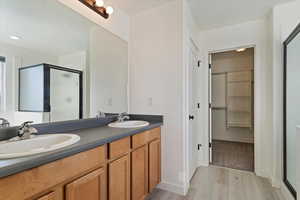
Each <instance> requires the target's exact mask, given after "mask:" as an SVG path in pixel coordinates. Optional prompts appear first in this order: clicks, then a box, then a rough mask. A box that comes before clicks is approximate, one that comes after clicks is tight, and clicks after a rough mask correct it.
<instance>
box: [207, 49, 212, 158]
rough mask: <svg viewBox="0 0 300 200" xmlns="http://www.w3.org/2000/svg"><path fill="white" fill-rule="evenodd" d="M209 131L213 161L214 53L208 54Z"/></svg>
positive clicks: (210, 153) (210, 151) (210, 152)
mask: <svg viewBox="0 0 300 200" xmlns="http://www.w3.org/2000/svg"><path fill="white" fill-rule="evenodd" d="M208 61H209V65H208V132H209V143H208V148H209V163H212V55H211V54H209V56H208Z"/></svg>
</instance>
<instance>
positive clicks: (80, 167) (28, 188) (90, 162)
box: [0, 146, 105, 200]
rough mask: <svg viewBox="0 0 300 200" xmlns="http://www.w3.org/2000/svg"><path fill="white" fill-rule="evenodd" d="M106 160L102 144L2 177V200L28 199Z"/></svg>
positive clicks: (0, 189)
mask: <svg viewBox="0 0 300 200" xmlns="http://www.w3.org/2000/svg"><path fill="white" fill-rule="evenodd" d="M104 162H105V146H101V147H97V148H95V149H91V150H89V151H86V152H82V153H79V154H76V155H74V156H70V157H67V158H64V159H61V160H57V161H54V162H52V163H49V164H46V165H42V166H40V167H37V168H33V169H31V170H27V171H24V172H22V173H19V174H15V175H12V176H8V177H6V178H2V179H0V194H1V195H0V200H16V199H28V198H30V197H32V196H34V195H37V194H38V193H41V192H43V191H45V190H47V189H49V188H52V187H54V186H55V185H57V184H59V183H62V182H64V181H66V180H68V179H71V178H73V177H76V176H79V175H81V174H82V173H85V172H86V171H88V170H91V169H93V168H96V167H97V166H101V165H103V163H104ZM62 169H63V170H62ZM33 180H36V181H33ZM50 197H51V196H50ZM50 197H49V198H50Z"/></svg>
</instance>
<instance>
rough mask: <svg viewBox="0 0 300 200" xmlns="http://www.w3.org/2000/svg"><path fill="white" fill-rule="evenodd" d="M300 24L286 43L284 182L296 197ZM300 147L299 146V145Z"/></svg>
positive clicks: (299, 118)
mask: <svg viewBox="0 0 300 200" xmlns="http://www.w3.org/2000/svg"><path fill="white" fill-rule="evenodd" d="M299 53H300V24H299V25H298V26H297V28H296V29H295V30H294V31H293V32H292V34H291V35H290V36H289V37H288V39H287V40H286V41H285V42H284V144H283V145H284V149H283V150H284V182H285V184H286V185H287V187H288V188H289V190H290V191H291V193H292V194H293V195H294V196H295V197H296V196H297V194H296V190H295V188H296V181H297V180H296V170H297V169H296V159H297V157H296V156H297V155H298V154H297V152H296V145H297V144H296V127H297V126H299V125H300V115H299V114H300V107H299V102H300V78H299V77H300V57H299ZM298 145H299V144H298Z"/></svg>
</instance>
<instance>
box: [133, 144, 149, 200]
mask: <svg viewBox="0 0 300 200" xmlns="http://www.w3.org/2000/svg"><path fill="white" fill-rule="evenodd" d="M147 194H148V145H144V146H143V147H141V148H139V149H136V150H134V151H133V152H132V153H131V199H132V200H143V199H144V198H145V197H146V196H147Z"/></svg>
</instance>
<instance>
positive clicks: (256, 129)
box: [204, 44, 270, 177]
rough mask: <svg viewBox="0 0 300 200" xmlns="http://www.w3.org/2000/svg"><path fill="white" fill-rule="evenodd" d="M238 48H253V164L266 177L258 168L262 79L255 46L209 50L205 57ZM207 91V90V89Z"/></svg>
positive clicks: (258, 173)
mask: <svg viewBox="0 0 300 200" xmlns="http://www.w3.org/2000/svg"><path fill="white" fill-rule="evenodd" d="M238 48H254V83H255V84H254V144H255V145H254V163H255V167H254V168H255V169H254V172H255V173H256V174H257V175H258V176H263V177H268V176H267V173H266V172H264V171H262V169H261V167H260V165H261V160H260V149H261V144H260V143H261V139H260V132H261V130H260V129H261V125H260V121H261V120H260V115H259V114H258V113H259V112H258V111H259V110H260V107H261V104H262V102H261V101H260V100H259V98H260V94H259V86H261V85H262V79H261V78H260V76H261V72H260V68H259V63H258V60H257V58H258V51H257V45H255V44H248V45H241V46H238V47H228V48H225V49H221V50H220V49H219V50H210V51H208V55H207V56H208V58H209V54H212V53H220V52H226V51H232V50H235V49H238ZM207 63H208V62H207ZM207 68H208V66H207ZM208 90H209V88H208ZM207 101H209V99H207ZM207 106H208V105H207ZM208 109H209V108H208ZM207 117H208V116H207ZM208 120H209V119H208ZM209 123H211V122H210V121H209ZM209 123H208V124H207V126H209ZM207 130H208V129H207ZM207 134H209V133H207ZM208 140H209V135H208ZM208 142H209V141H208ZM206 151H207V152H208V154H209V147H208V146H206ZM208 157H209V156H208ZM207 164H208V165H209V161H206V162H205V163H204V165H207ZM268 175H270V174H268Z"/></svg>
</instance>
